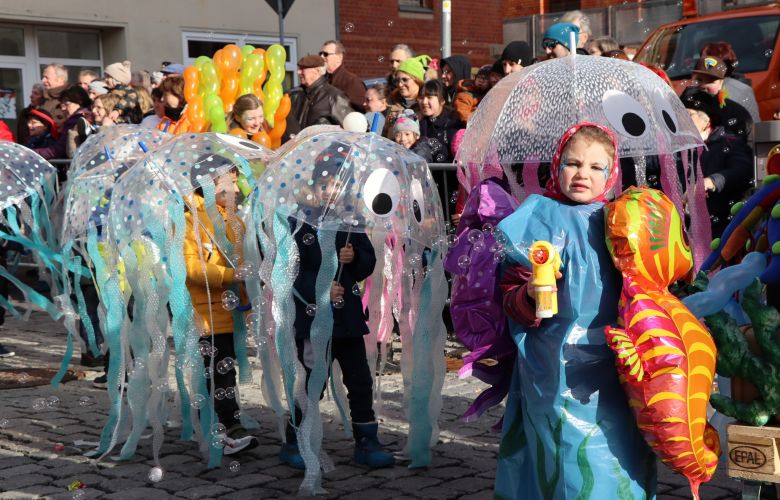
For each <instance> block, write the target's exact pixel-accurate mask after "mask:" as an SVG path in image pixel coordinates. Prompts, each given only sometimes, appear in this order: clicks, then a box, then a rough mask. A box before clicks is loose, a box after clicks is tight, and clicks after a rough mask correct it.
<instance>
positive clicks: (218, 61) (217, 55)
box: [211, 49, 225, 70]
mask: <svg viewBox="0 0 780 500" xmlns="http://www.w3.org/2000/svg"><path fill="white" fill-rule="evenodd" d="M223 57H224V54H223V52H222V49H219V50H218V51H216V52H214V56H213V57H212V58H211V59H212V60H213V61H214V66H216V67H217V68H219V69H220V70H222V68H223V66H224V64H225V61H224V59H223Z"/></svg>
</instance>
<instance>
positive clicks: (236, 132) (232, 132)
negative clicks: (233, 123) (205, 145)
mask: <svg viewBox="0 0 780 500" xmlns="http://www.w3.org/2000/svg"><path fill="white" fill-rule="evenodd" d="M228 133H229V134H230V135H235V136H238V137H241V138H244V139H246V132H244V129H242V128H241V127H236V128H234V129H231V130H230V132H228Z"/></svg>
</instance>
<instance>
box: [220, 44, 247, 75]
mask: <svg viewBox="0 0 780 500" xmlns="http://www.w3.org/2000/svg"><path fill="white" fill-rule="evenodd" d="M220 50H222V61H223V64H224V68H225V72H226V73H235V72H236V71H238V69H239V68H240V67H241V63H242V62H243V59H244V54H243V53H242V52H241V49H240V48H239V46H238V45H234V44H230V45H225V46H224V47H223V48H222V49H220ZM224 74H225V73H223V75H224Z"/></svg>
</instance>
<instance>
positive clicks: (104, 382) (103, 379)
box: [92, 373, 108, 389]
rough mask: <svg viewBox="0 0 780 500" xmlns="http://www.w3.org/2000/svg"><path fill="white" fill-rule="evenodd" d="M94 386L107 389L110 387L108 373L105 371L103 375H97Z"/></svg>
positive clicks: (93, 382)
mask: <svg viewBox="0 0 780 500" xmlns="http://www.w3.org/2000/svg"><path fill="white" fill-rule="evenodd" d="M92 387H95V388H96V389H105V388H107V387H108V374H107V373H104V374H103V375H101V376H99V377H97V378H96V379H95V380H93V381H92Z"/></svg>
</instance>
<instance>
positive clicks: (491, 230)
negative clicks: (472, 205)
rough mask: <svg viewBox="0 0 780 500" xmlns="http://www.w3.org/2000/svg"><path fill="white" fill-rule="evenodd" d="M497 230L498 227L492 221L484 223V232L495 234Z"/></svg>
mask: <svg viewBox="0 0 780 500" xmlns="http://www.w3.org/2000/svg"><path fill="white" fill-rule="evenodd" d="M495 231H496V228H495V227H494V226H493V224H491V223H490V222H485V223H484V224H482V232H483V233H485V234H493V233H494V232H495Z"/></svg>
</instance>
